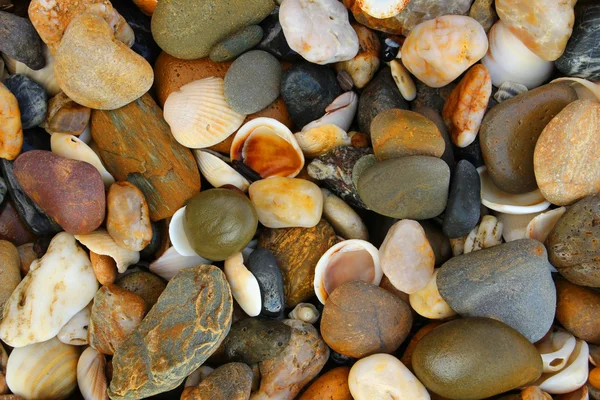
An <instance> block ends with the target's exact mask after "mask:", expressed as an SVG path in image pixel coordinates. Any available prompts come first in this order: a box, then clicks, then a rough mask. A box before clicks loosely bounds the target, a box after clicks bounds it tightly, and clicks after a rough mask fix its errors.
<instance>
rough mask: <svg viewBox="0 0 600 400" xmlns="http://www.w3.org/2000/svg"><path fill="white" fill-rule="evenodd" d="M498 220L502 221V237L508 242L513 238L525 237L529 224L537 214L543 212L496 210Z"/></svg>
mask: <svg viewBox="0 0 600 400" xmlns="http://www.w3.org/2000/svg"><path fill="white" fill-rule="evenodd" d="M494 214H495V215H496V218H498V221H500V222H502V226H503V228H502V237H503V238H504V240H505V241H507V242H512V241H513V240H519V239H523V238H524V237H525V231H526V229H527V224H529V222H530V221H531V220H532V219H533V218H534V217H536V216H538V215H540V214H541V213H539V212H536V213H531V214H505V213H501V212H495V213H494Z"/></svg>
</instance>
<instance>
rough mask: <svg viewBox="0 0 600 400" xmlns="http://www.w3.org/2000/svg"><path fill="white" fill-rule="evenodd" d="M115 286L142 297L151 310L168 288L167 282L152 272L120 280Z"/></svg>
mask: <svg viewBox="0 0 600 400" xmlns="http://www.w3.org/2000/svg"><path fill="white" fill-rule="evenodd" d="M115 285H117V286H119V287H120V288H122V289H125V290H127V291H129V292H131V293H134V294H136V295H138V296H139V297H141V298H142V299H143V300H144V301H145V302H146V305H147V309H148V310H149V309H151V308H152V307H153V306H154V305H155V304H156V302H157V301H158V298H159V297H160V295H161V294H162V292H163V291H164V290H165V288H166V287H167V284H166V283H165V281H163V280H162V279H161V278H160V277H158V276H156V275H154V274H153V273H151V272H146V271H137V272H132V273H130V274H127V275H125V276H123V277H121V278H119V279H118V280H117V281H116V282H115Z"/></svg>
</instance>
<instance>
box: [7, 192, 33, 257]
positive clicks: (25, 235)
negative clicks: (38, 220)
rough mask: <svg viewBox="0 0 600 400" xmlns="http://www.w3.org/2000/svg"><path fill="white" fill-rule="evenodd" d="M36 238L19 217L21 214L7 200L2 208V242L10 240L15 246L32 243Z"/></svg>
mask: <svg viewBox="0 0 600 400" xmlns="http://www.w3.org/2000/svg"><path fill="white" fill-rule="evenodd" d="M35 238H36V236H35V234H33V233H32V232H31V231H30V230H29V229H28V228H27V225H25V223H24V222H23V221H22V220H21V217H19V213H17V210H16V209H15V206H14V205H13V204H12V201H10V200H6V201H5V202H4V204H3V205H2V208H0V240H8V241H9V242H12V243H13V244H14V245H15V246H20V245H22V244H25V243H31V242H33V241H34V240H35Z"/></svg>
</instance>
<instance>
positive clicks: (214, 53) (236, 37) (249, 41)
mask: <svg viewBox="0 0 600 400" xmlns="http://www.w3.org/2000/svg"><path fill="white" fill-rule="evenodd" d="M262 37H263V30H262V28H261V27H260V26H258V25H250V26H247V27H245V28H242V29H241V30H239V31H237V32H235V33H234V34H233V35H231V36H229V37H227V38H226V39H225V40H223V41H221V42H219V43H217V44H216V45H215V47H213V48H212V50H211V51H210V59H211V60H213V61H214V62H224V61H232V60H234V59H235V58H236V57H237V56H239V55H240V54H242V53H244V52H245V51H248V50H250V49H251V48H253V47H254V46H256V45H257V44H258V43H259V42H260V40H261V39H262Z"/></svg>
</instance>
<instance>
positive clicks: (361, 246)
mask: <svg viewBox="0 0 600 400" xmlns="http://www.w3.org/2000/svg"><path fill="white" fill-rule="evenodd" d="M359 252H367V253H368V254H361V255H360V256H359ZM343 253H347V254H346V255H345V256H341V255H342V254H343ZM351 253H354V254H351ZM365 256H367V257H371V260H372V262H371V266H370V267H371V268H370V270H369V271H364V270H360V269H358V268H360V267H363V266H364V265H365V264H364V263H366V262H368V261H367V259H365ZM340 261H342V262H343V264H342V263H340ZM352 261H357V262H358V263H357V264H356V265H353V266H351V265H350V264H349V263H350V262H352ZM333 262H334V263H335V264H334V266H335V269H334V271H332V272H330V271H328V269H329V268H330V264H331V263H333ZM357 267H358V268H357ZM328 273H333V274H334V276H333V277H330V279H331V278H333V280H334V282H331V283H330V282H329V280H328V279H327V278H328ZM342 274H343V275H342ZM382 277H383V271H382V270H381V262H380V260H379V250H377V248H376V247H375V246H373V245H372V244H371V243H369V242H367V241H365V240H359V239H351V240H345V241H343V242H340V243H338V244H335V245H333V246H332V247H331V248H329V250H327V251H326V252H325V254H323V255H322V256H321V258H320V259H319V262H317V266H316V267H315V280H314V286H315V293H316V295H317V298H318V299H319V301H320V302H321V303H322V304H325V302H326V301H327V298H328V297H329V294H330V293H331V292H333V290H335V288H336V287H338V286H339V285H341V284H342V283H344V282H347V281H352V280H362V281H366V282H369V283H371V284H373V285H377V286H379V283H380V282H381V278H382Z"/></svg>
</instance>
